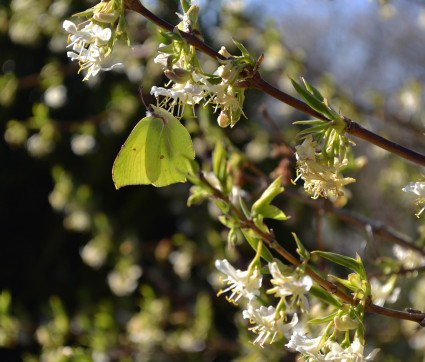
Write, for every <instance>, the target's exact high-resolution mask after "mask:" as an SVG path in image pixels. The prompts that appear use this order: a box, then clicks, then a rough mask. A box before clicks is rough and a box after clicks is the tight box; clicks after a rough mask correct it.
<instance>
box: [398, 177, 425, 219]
mask: <svg viewBox="0 0 425 362" xmlns="http://www.w3.org/2000/svg"><path fill="white" fill-rule="evenodd" d="M402 190H403V191H404V192H410V193H412V194H415V195H416V196H418V197H417V198H416V201H415V204H416V205H420V204H423V203H425V183H423V182H411V183H410V184H408V185H407V186H406V187H404V188H402ZM424 210H425V206H424V207H423V208H422V209H421V210H420V211H419V212H418V213H417V214H416V216H417V217H419V215H420V214H422V212H423V211H424Z"/></svg>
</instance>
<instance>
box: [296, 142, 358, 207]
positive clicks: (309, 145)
mask: <svg viewBox="0 0 425 362" xmlns="http://www.w3.org/2000/svg"><path fill="white" fill-rule="evenodd" d="M317 147H318V144H317V142H314V141H313V137H312V136H311V135H309V136H307V137H306V139H305V140H304V142H303V143H302V144H301V145H299V146H296V147H295V148H296V157H297V175H298V177H297V178H296V179H295V181H294V182H296V181H297V180H298V179H299V178H302V179H303V180H304V188H305V190H306V191H307V192H308V193H309V194H311V195H313V196H312V197H313V198H314V199H316V198H318V197H319V196H322V197H326V198H328V197H335V198H339V197H341V196H343V195H344V193H343V191H342V188H343V187H344V186H345V185H348V184H350V183H352V182H355V181H356V180H355V179H353V178H351V177H344V178H341V177H340V176H339V170H340V169H341V168H342V167H344V166H346V165H347V163H348V160H347V159H344V160H335V161H334V164H333V166H329V165H328V163H327V160H320V159H319V154H317V153H316V148H317Z"/></svg>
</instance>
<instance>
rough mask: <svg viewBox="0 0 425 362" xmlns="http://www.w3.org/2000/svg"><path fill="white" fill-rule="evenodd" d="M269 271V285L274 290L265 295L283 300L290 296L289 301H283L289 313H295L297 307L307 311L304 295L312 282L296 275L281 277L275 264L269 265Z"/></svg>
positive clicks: (307, 277)
mask: <svg viewBox="0 0 425 362" xmlns="http://www.w3.org/2000/svg"><path fill="white" fill-rule="evenodd" d="M269 270H270V273H271V274H272V277H273V279H271V283H272V284H273V285H274V288H272V289H269V290H268V291H267V293H269V294H275V296H277V297H283V298H284V297H287V296H290V298H289V300H287V299H285V303H286V304H287V307H288V311H290V312H291V311H292V312H294V311H296V310H297V309H298V307H299V308H301V310H302V311H308V308H309V304H308V299H307V297H306V293H307V292H308V291H309V290H310V288H311V286H312V285H313V280H312V279H311V278H310V277H309V276H308V275H304V276H302V277H301V276H298V275H296V274H293V275H283V274H282V273H281V271H280V270H279V267H278V265H277V263H275V262H274V263H270V264H269Z"/></svg>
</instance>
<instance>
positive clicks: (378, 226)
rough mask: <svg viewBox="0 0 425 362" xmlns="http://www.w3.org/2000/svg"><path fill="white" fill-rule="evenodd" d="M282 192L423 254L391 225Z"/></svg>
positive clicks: (260, 174) (424, 250)
mask: <svg viewBox="0 0 425 362" xmlns="http://www.w3.org/2000/svg"><path fill="white" fill-rule="evenodd" d="M248 168H249V170H251V171H255V174H256V175H257V176H258V177H260V178H261V179H262V180H263V181H264V182H261V183H262V184H266V185H267V184H268V183H269V182H271V180H270V178H269V177H268V176H267V175H266V174H264V173H263V172H262V171H261V170H259V169H258V168H256V167H255V165H253V164H252V163H251V162H248ZM283 194H284V195H286V196H288V197H290V198H292V199H296V200H298V201H300V202H302V203H304V204H306V205H309V206H310V207H312V208H314V209H315V210H321V209H323V211H324V212H325V213H327V214H331V215H335V216H336V217H338V218H339V219H340V220H343V221H346V222H349V223H351V224H354V225H358V226H361V227H367V226H369V227H370V228H371V230H372V232H373V233H374V235H378V236H380V237H381V238H383V239H386V240H388V241H390V242H391V243H393V244H397V245H400V246H402V247H404V248H407V249H412V250H414V251H416V252H418V253H420V254H421V255H425V248H420V247H418V246H416V245H415V244H413V242H412V239H411V238H410V237H409V236H407V235H405V234H402V233H400V232H399V231H397V230H395V229H393V228H392V227H390V226H388V225H385V224H383V223H381V222H379V221H375V220H372V219H369V218H367V217H366V216H364V215H361V214H359V213H356V212H354V211H350V210H346V209H341V208H338V207H333V206H332V204H331V203H330V202H328V201H326V200H324V201H325V202H322V201H321V200H313V199H311V198H309V197H305V196H303V195H300V194H299V193H298V192H296V191H293V190H290V189H288V188H286V189H285V190H284V192H283Z"/></svg>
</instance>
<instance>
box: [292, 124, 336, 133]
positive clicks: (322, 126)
mask: <svg viewBox="0 0 425 362" xmlns="http://www.w3.org/2000/svg"><path fill="white" fill-rule="evenodd" d="M330 126H331V125H330V122H329V123H324V124H321V125H319V126H314V127H310V128H306V129H304V130H302V131H300V132H299V133H298V134H297V136H301V135H303V134H306V133H312V132H319V131H321V130H323V129H325V128H328V127H330Z"/></svg>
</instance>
